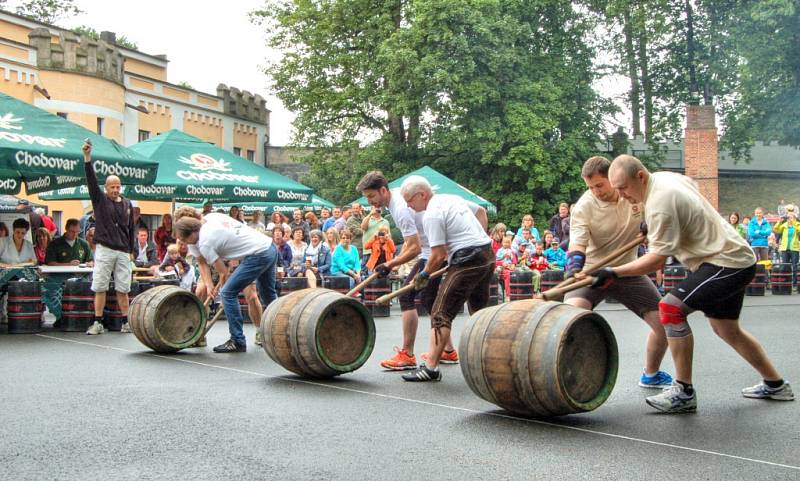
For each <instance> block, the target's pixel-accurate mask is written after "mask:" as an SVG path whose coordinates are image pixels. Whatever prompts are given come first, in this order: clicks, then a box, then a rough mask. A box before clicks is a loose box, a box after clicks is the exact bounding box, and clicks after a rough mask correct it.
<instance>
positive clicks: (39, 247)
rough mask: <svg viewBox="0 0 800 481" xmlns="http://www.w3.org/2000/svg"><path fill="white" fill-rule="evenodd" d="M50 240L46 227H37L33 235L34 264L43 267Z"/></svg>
mask: <svg viewBox="0 0 800 481" xmlns="http://www.w3.org/2000/svg"><path fill="white" fill-rule="evenodd" d="M51 240H52V238H51V236H50V231H49V230H47V228H46V227H39V228H38V229H36V232H34V233H33V252H34V254H36V262H38V263H39V264H40V265H44V259H45V257H47V246H48V245H49V244H50V241H51Z"/></svg>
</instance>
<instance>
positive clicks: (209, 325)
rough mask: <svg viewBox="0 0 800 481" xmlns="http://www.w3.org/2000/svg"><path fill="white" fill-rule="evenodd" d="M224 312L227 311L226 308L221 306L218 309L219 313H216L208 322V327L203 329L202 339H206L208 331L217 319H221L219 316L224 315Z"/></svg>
mask: <svg viewBox="0 0 800 481" xmlns="http://www.w3.org/2000/svg"><path fill="white" fill-rule="evenodd" d="M223 312H225V309H223V308H222V307H221V306H220V308H219V309H217V313H216V314H214V317H212V318H211V320H210V321H208V322H207V323H206V329H205V330H204V331H203V336H202V337H200V339H204V338H205V337H206V334H208V331H210V330H211V328H212V327H214V324H215V323H216V322H217V319H219V317H220V316H221V315H222V313H223Z"/></svg>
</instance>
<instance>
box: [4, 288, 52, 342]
mask: <svg viewBox="0 0 800 481" xmlns="http://www.w3.org/2000/svg"><path fill="white" fill-rule="evenodd" d="M6 310H7V311H8V333H9V334H33V333H36V332H42V313H43V312H44V304H43V303H42V284H41V282H26V281H10V282H9V283H8V304H7V308H6Z"/></svg>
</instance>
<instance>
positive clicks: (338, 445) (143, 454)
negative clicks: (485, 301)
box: [0, 294, 800, 481]
mask: <svg viewBox="0 0 800 481" xmlns="http://www.w3.org/2000/svg"><path fill="white" fill-rule="evenodd" d="M599 311H600V312H601V313H602V315H603V316H604V317H605V318H606V320H608V321H609V323H610V324H611V326H612V328H613V329H614V332H615V334H616V336H617V342H618V344H619V351H620V371H619V376H618V378H617V384H616V387H615V388H614V391H613V393H612V395H611V397H610V398H609V399H608V401H607V402H606V403H605V404H604V405H602V406H601V407H600V408H599V409H597V410H596V411H593V412H590V413H583V414H578V415H570V416H564V417H561V418H555V419H548V420H531V419H523V418H518V417H515V416H513V415H511V414H509V413H507V412H505V411H502V410H500V409H499V408H497V407H496V406H494V405H492V404H490V403H488V402H486V401H483V400H482V399H480V398H478V397H476V396H475V395H474V394H473V393H472V391H470V389H469V388H468V387H467V385H466V384H465V382H464V380H463V378H462V375H461V370H460V369H459V368H458V366H443V368H442V369H443V374H444V377H443V380H442V382H439V383H420V384H410V383H405V382H403V381H402V380H401V379H400V374H399V373H392V372H384V371H382V370H381V368H380V366H379V365H378V362H379V361H380V360H381V359H382V358H385V357H388V356H390V355H391V354H392V347H393V346H395V345H397V344H399V343H400V332H401V331H400V316H399V310H397V309H396V308H395V309H393V311H392V314H393V315H392V317H390V318H379V319H376V326H377V332H378V335H377V340H376V345H375V351H374V352H373V354H372V357H371V358H370V360H369V361H368V362H367V364H366V365H365V366H363V367H362V368H361V369H359V370H357V371H356V372H354V373H351V374H348V375H344V376H341V377H339V378H337V379H334V380H330V381H308V380H304V379H301V378H299V377H297V376H295V375H293V374H290V373H288V372H287V371H285V370H284V369H283V368H281V367H280V366H279V365H277V364H275V363H274V362H272V360H270V359H269V358H268V357H267V355H266V354H265V353H264V352H263V351H262V350H261V349H260V348H257V347H256V346H255V345H254V344H253V343H252V341H253V338H254V329H253V327H252V326H250V325H247V326H246V332H247V334H248V338H249V340H250V344H249V345H248V352H247V353H243V354H214V353H213V352H211V346H213V345H215V344H218V343H221V342H223V341H224V340H226V339H227V326H226V325H225V324H224V323H222V324H218V325H217V326H215V327H214V329H213V330H212V331H211V333H210V335H209V347H207V348H203V349H188V350H184V351H182V352H180V353H178V354H175V355H159V354H155V353H153V352H151V351H149V350H148V349H147V348H146V347H144V346H143V345H142V344H140V343H139V342H138V341H137V340H136V338H135V337H134V336H133V335H130V334H119V333H108V334H104V335H102V336H93V337H90V336H86V335H83V334H80V333H62V332H54V331H47V332H44V333H41V334H36V335H0V434H2V435H0V479H2V480H15V481H16V480H128V479H130V480H162V479H163V480H173V479H202V480H216V479H220V480H222V479H224V480H239V479H282V480H283V479H309V480H320V479H346V480H361V479H364V480H367V479H368V480H384V479H385V480H416V479H419V480H422V479H437V480H493V479H520V480H530V479H543V480H545V479H546V480H550V479H552V480H562V479H563V480H577V479H587V480H589V479H591V480H604V479H631V480H650V479H661V478H670V479H671V478H677V479H687V480H694V479H712V480H716V479H720V480H735V479H742V480H752V479H769V480H783V479H787V480H798V479H800V456H799V455H798V454H800V415H799V413H800V411H799V410H798V408H800V402H798V401H795V402H775V401H763V400H752V399H745V398H743V397H742V396H741V394H740V390H741V389H742V388H743V387H746V386H750V385H753V384H755V383H757V382H758V381H759V378H758V375H757V374H756V373H755V372H754V371H753V370H752V369H751V368H750V367H749V365H747V364H746V363H745V362H744V361H743V360H742V359H741V358H740V357H739V356H738V355H737V354H736V353H735V352H734V351H733V350H732V349H731V348H730V347H728V346H727V345H726V344H724V343H723V342H722V341H721V340H720V339H718V338H716V336H715V335H714V334H713V333H712V332H711V329H710V327H709V326H708V323H707V322H706V321H705V320H704V319H703V318H702V316H701V315H698V314H695V315H693V316H692V317H691V318H690V323H691V325H692V329H693V330H694V333H695V370H694V377H695V379H694V382H695V387H696V389H697V392H698V402H699V408H698V412H697V413H696V414H690V415H664V414H659V413H656V412H655V411H653V410H652V409H651V408H650V407H648V406H647V405H646V404H645V403H644V398H645V397H646V396H647V395H651V394H653V393H654V392H656V391H652V390H646V389H642V388H639V387H638V386H637V381H638V376H639V374H640V372H641V366H642V362H643V356H644V339H645V335H646V333H647V328H646V326H645V324H644V323H643V322H641V321H640V320H639V319H638V318H636V317H635V316H634V315H633V314H631V313H630V312H628V311H626V310H625V309H624V308H623V307H621V306H620V305H618V304H603V305H601V306H600V309H599ZM798 311H800V295H797V294H795V295H792V296H774V297H773V296H767V297H764V298H754V297H748V298H747V301H746V307H745V309H744V311H743V316H742V324H743V326H745V327H746V328H747V329H748V330H750V331H751V332H752V333H753V334H754V335H755V336H756V337H757V338H758V339H759V340H760V341H761V342H762V344H763V345H764V346H765V348H766V350H767V352H768V353H769V355H770V357H771V358H772V360H773V361H774V362H775V364H776V365H777V366H778V369H779V370H780V371H781V372H782V373H783V375H784V376H785V378H786V379H788V380H789V381H793V380H796V381H797V383H796V384H795V386H794V387H795V389H796V390H800V364H799V363H798V350H797V345H798V339H800V315H798ZM467 319H468V317H467V316H460V317H459V318H458V319H457V320H456V321H455V323H454V334H455V336H458V335H459V333H460V330H461V328H463V326H464V324H465V323H466V322H467ZM427 326H428V321H427V318H423V319H421V321H420V329H419V338H418V340H417V351H418V353H419V352H422V351H424V350H426V346H427V340H428V330H427ZM456 339H458V337H456ZM663 367H664V368H665V370H667V371H668V372H670V373H673V372H674V370H673V367H672V363H671V359H670V357H669V355H667V359H666V360H665V363H664V366H663Z"/></svg>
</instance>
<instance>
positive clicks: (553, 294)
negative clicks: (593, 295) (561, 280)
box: [540, 277, 594, 301]
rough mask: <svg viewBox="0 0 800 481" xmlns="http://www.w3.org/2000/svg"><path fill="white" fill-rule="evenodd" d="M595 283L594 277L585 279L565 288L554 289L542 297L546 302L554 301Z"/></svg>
mask: <svg viewBox="0 0 800 481" xmlns="http://www.w3.org/2000/svg"><path fill="white" fill-rule="evenodd" d="M592 282H594V277H586V278H585V279H581V280H579V281H574V282H573V283H572V284H570V285H568V286H564V287H554V288H552V289H550V290H547V291H545V292H542V293H541V294H540V295H541V296H542V299H544V300H545V301H552V300H553V299H557V298H559V297H561V296H563V295H564V294H566V293H567V292H571V291H574V290H576V289H580V288H581V287H586V286H590V285H592Z"/></svg>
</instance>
